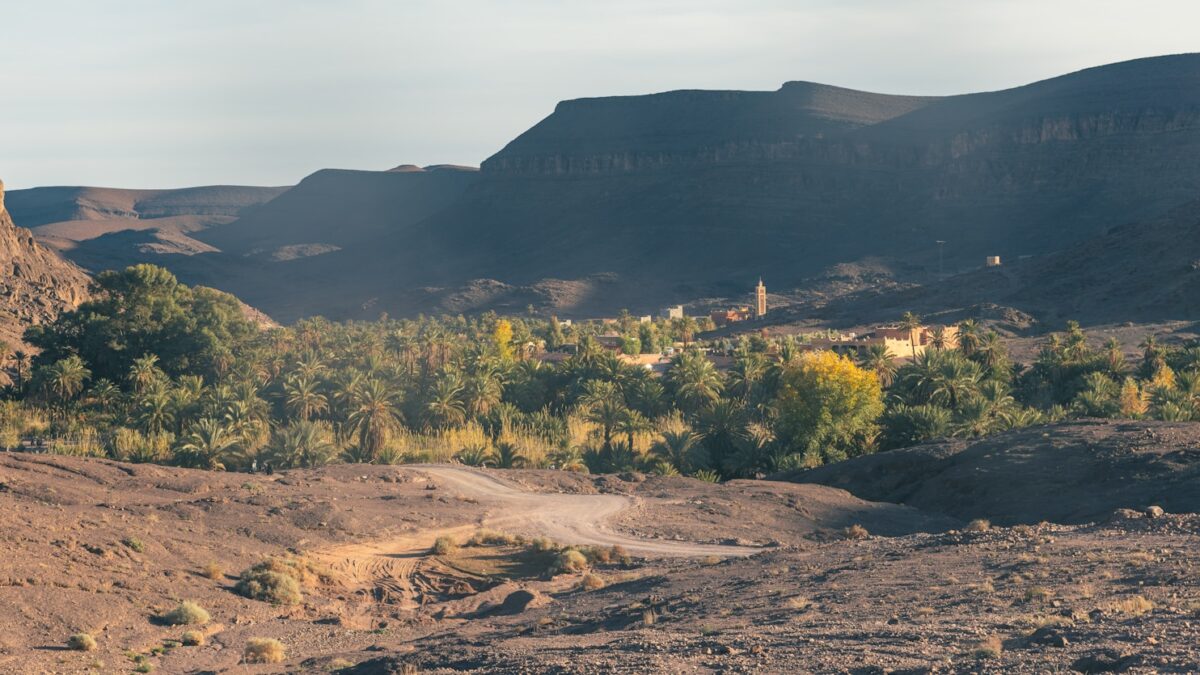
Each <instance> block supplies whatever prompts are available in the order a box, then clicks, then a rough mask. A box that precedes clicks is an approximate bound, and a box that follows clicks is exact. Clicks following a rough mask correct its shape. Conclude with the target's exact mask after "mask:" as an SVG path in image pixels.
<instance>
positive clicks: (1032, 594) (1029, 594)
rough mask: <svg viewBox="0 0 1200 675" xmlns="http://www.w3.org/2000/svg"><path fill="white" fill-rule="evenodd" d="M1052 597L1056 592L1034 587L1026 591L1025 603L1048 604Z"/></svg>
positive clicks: (1042, 587) (1043, 587)
mask: <svg viewBox="0 0 1200 675" xmlns="http://www.w3.org/2000/svg"><path fill="white" fill-rule="evenodd" d="M1052 597H1054V591H1052V590H1050V589H1049V588H1046V587H1045V586H1034V587H1032V588H1029V589H1026V591H1025V602H1047V601H1049V600H1050V598H1052Z"/></svg>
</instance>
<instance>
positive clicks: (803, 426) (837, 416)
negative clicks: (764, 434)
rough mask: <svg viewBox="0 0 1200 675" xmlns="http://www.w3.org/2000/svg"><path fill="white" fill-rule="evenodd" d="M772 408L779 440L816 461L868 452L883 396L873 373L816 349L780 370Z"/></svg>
mask: <svg viewBox="0 0 1200 675" xmlns="http://www.w3.org/2000/svg"><path fill="white" fill-rule="evenodd" d="M775 407H776V409H777V411H778V422H777V424H776V433H777V435H778V437H779V440H780V442H781V443H782V444H783V445H784V446H785V447H787V448H790V449H791V450H793V451H794V452H798V453H802V454H803V455H804V456H805V458H806V462H808V463H810V464H817V463H820V462H822V461H824V462H830V461H837V460H841V459H845V458H846V457H852V456H855V455H859V454H863V453H865V452H869V451H870V450H871V449H872V447H873V446H872V443H873V442H874V437H875V434H876V433H877V420H878V419H879V416H880V414H881V413H882V412H883V398H882V391H881V389H880V386H879V378H877V377H876V376H875V373H872V372H870V371H866V370H863V369H861V368H859V367H858V366H856V365H854V363H853V362H852V361H850V360H849V359H847V358H845V357H843V356H839V355H837V354H834V353H833V352H828V351H821V352H813V353H810V354H805V355H803V356H801V357H800V358H799V359H798V360H797V362H796V363H795V364H792V365H789V366H788V367H786V368H785V369H784V371H783V373H782V375H781V388H780V392H779V396H778V399H777V400H776V403H775Z"/></svg>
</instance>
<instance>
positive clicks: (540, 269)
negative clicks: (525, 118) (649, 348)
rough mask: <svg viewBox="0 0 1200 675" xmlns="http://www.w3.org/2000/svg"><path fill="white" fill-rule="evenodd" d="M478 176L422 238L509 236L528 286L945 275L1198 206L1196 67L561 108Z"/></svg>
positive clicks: (1130, 66)
mask: <svg viewBox="0 0 1200 675" xmlns="http://www.w3.org/2000/svg"><path fill="white" fill-rule="evenodd" d="M482 168H483V177H482V180H481V182H480V184H479V185H478V186H477V189H475V190H473V191H472V192H471V193H469V194H468V199H467V200H465V201H464V202H463V203H461V204H458V205H456V208H455V209H453V210H452V211H450V212H448V213H447V214H443V215H442V216H440V217H435V219H434V221H435V223H434V224H433V225H431V227H430V231H429V237H430V239H431V241H433V242H434V244H433V245H434V246H435V248H436V250H438V251H439V252H444V253H445V254H446V255H447V256H449V257H450V258H451V259H452V260H453V259H454V258H455V257H456V256H464V258H463V259H464V265H475V264H478V263H480V259H479V257H477V256H475V257H473V256H472V254H471V247H472V244H473V243H477V242H480V241H481V240H486V241H487V244H486V245H487V246H488V247H489V248H492V249H494V247H495V246H497V245H499V244H500V243H501V241H508V242H516V243H517V245H516V246H514V247H513V248H514V249H515V251H516V254H517V258H516V259H515V260H514V259H507V260H506V263H507V265H508V267H509V268H510V269H512V268H515V269H517V270H519V272H518V275H524V276H527V277H536V276H537V275H538V274H549V275H553V274H562V273H565V272H567V271H571V270H573V271H575V272H576V273H578V272H583V273H592V272H601V271H616V272H618V273H621V274H634V275H636V274H638V273H639V271H641V270H647V271H651V272H653V273H655V274H660V275H666V276H668V277H669V278H671V279H672V280H674V281H677V282H683V283H702V282H706V281H714V280H736V281H745V280H749V279H753V278H755V277H756V276H757V275H758V274H767V275H769V276H771V277H772V278H773V279H775V280H776V282H777V283H778V282H783V283H787V282H788V281H790V280H792V279H796V278H799V277H802V276H805V275H806V274H811V273H812V272H813V271H815V268H819V267H821V266H824V265H828V264H832V263H836V262H840V261H845V260H854V259H857V258H861V257H863V256H866V255H892V256H901V257H906V258H910V259H914V260H918V261H920V260H922V259H923V260H928V259H929V258H928V256H929V254H930V252H932V251H933V241H935V240H939V239H941V240H946V241H947V242H949V244H948V245H947V249H946V251H947V254H948V256H950V258H951V261H952V262H955V261H967V262H970V261H975V260H977V259H982V256H984V255H988V254H995V255H1003V256H1007V257H1014V256H1019V255H1024V254H1033V253H1043V252H1047V251H1052V250H1056V249H1059V248H1062V247H1065V246H1070V245H1072V244H1073V243H1075V242H1078V241H1081V240H1083V239H1085V238H1087V237H1089V236H1093V235H1095V234H1097V233H1099V232H1102V231H1104V230H1105V229H1106V228H1108V227H1110V226H1114V225H1118V224H1121V223H1125V222H1133V221H1137V220H1141V219H1144V218H1147V217H1151V216H1154V215H1157V214H1160V213H1162V212H1164V211H1166V210H1168V209H1170V208H1172V207H1174V206H1176V205H1178V204H1180V203H1183V202H1185V201H1188V200H1190V199H1192V198H1194V197H1195V196H1196V194H1197V192H1198V189H1200V56H1198V55H1184V56H1175V57H1162V58H1154V59H1143V60H1140V61H1133V62H1129V63H1122V64H1115V65H1112V66H1105V67H1101V68H1094V69H1090V70H1086V71H1081V72H1079V73H1073V74H1071V75H1066V76H1063V77H1058V78H1054V79H1051V80H1046V81H1043V82H1038V83H1035V84H1031V85H1027V86H1024V87H1018V88H1016V89H1011V90H1006V91H999V92H989V93H982V94H970V95H963V96H952V97H943V98H921V97H903V96H885V95H878V94H869V93H864V92H853V91H848V90H844V89H837V88H834V87H825V86H822V85H814V84H809V83H789V84H787V85H785V86H784V87H782V88H781V89H780V90H778V91H775V92H691V91H686V92H670V93H666V94H656V95H651V96H633V97H617V98H611V99H584V100H579V101H568V102H565V103H562V104H560V105H559V106H558V108H557V109H556V110H555V112H554V113H553V114H552V115H550V116H549V117H548V118H546V119H545V120H543V121H542V122H540V123H538V124H537V125H535V126H534V127H533V128H531V129H530V130H529V131H527V132H526V133H525V134H522V135H521V136H520V137H518V138H517V139H515V140H514V141H513V142H512V143H510V144H509V145H508V146H507V147H505V148H504V149H503V150H501V151H500V152H499V153H497V154H496V155H495V156H493V157H492V158H490V159H488V160H487V161H486V162H484V164H483V167H482ZM533 251H536V257H535V254H533V253H532V252H533ZM526 252H531V253H530V254H529V255H525V253H526ZM483 264H485V268H484V269H481V270H478V272H481V273H483V272H486V273H489V274H494V273H497V272H498V271H499V270H496V269H494V268H493V269H488V268H486V261H484V262H483ZM524 272H528V274H524Z"/></svg>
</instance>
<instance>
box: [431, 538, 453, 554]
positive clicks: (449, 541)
mask: <svg viewBox="0 0 1200 675" xmlns="http://www.w3.org/2000/svg"><path fill="white" fill-rule="evenodd" d="M457 550H458V542H456V541H454V538H453V537H444V536H443V537H438V538H437V540H436V541H434V542H433V549H432V551H433V552H434V554H436V555H450V554H451V553H454V552H455V551H457Z"/></svg>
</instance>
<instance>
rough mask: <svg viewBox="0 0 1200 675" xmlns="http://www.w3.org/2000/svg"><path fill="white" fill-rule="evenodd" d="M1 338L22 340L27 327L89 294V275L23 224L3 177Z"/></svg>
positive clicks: (12, 341)
mask: <svg viewBox="0 0 1200 675" xmlns="http://www.w3.org/2000/svg"><path fill="white" fill-rule="evenodd" d="M0 269H2V270H3V272H4V273H3V274H0V340H3V341H4V342H7V343H8V344H9V345H10V346H13V345H16V344H17V343H18V342H19V341H20V339H21V335H22V334H23V333H24V330H25V327H26V326H29V325H31V324H37V323H42V322H44V321H46V320H48V319H52V318H53V317H55V316H57V315H58V314H59V312H62V311H64V310H67V309H73V308H74V307H76V306H77V305H78V304H79V303H80V302H81V301H82V300H83V299H84V298H85V297H86V296H87V292H88V285H89V283H90V281H89V279H88V276H87V274H86V273H85V272H84V271H83V270H81V269H79V268H78V267H76V266H75V265H72V264H71V263H69V262H66V261H65V260H63V259H62V258H60V257H59V256H58V254H56V253H55V252H54V251H51V250H49V249H47V248H46V247H44V246H42V245H41V244H38V243H37V242H35V241H34V239H33V235H32V234H31V233H30V232H29V230H26V229H24V228H20V227H17V226H16V224H15V223H13V219H12V217H11V216H10V215H9V214H8V211H7V209H6V208H5V205H4V183H2V182H0Z"/></svg>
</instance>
